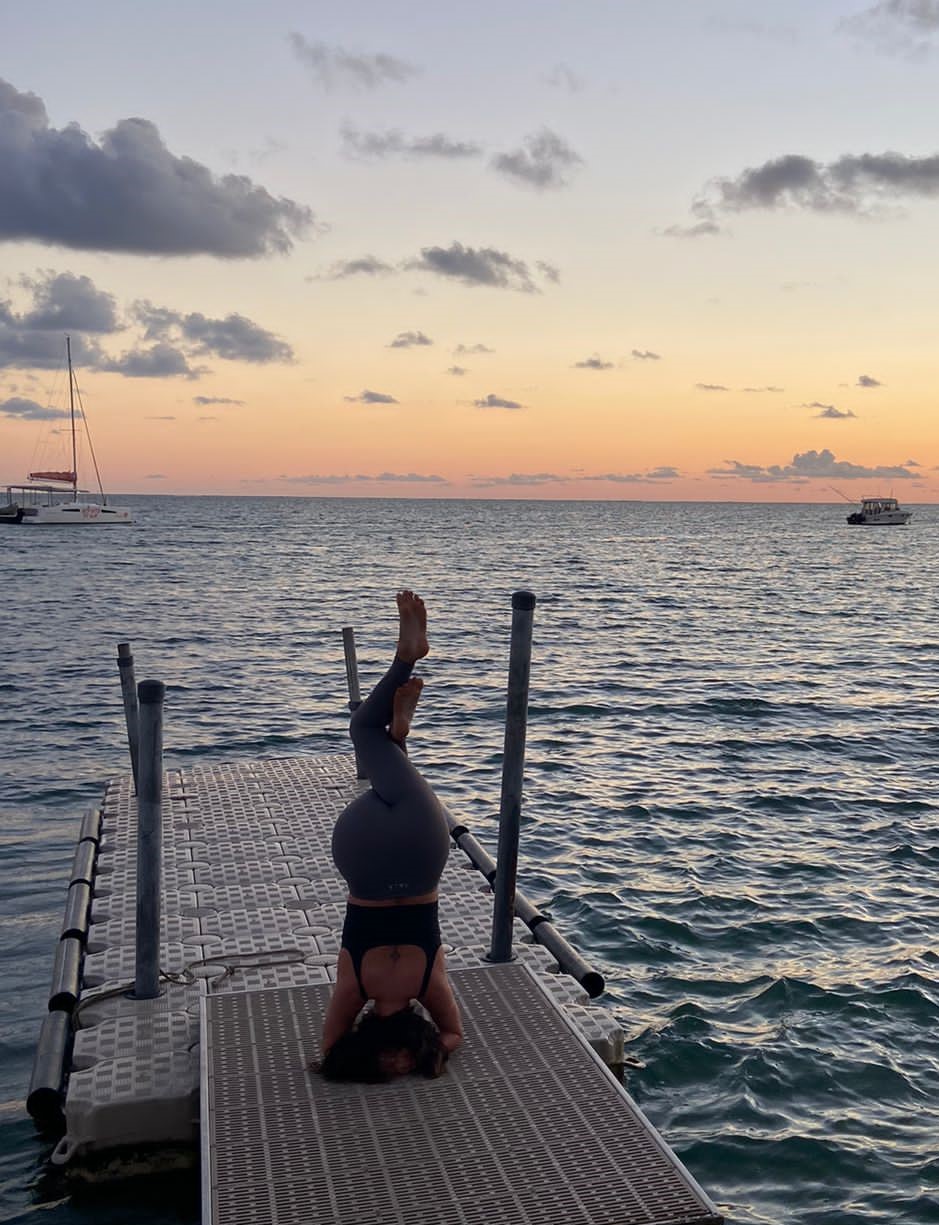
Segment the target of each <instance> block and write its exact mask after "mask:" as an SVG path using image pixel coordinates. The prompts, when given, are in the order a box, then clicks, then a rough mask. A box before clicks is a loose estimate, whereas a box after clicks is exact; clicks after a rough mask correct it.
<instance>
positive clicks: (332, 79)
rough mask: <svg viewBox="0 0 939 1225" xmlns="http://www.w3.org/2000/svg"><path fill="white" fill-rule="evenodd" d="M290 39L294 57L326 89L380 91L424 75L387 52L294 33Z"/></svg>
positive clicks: (413, 65) (415, 66)
mask: <svg viewBox="0 0 939 1225" xmlns="http://www.w3.org/2000/svg"><path fill="white" fill-rule="evenodd" d="M287 37H288V40H289V42H290V45H291V47H292V48H293V51H294V54H295V55H296V57H297V59H299V60H300V62H301V63H303V64H305V65H306V66H307V68H309V69H310V72H311V74H312V76H313V79H314V80H316V81H318V82H319V84H320V85H322V86H324V87H325V88H326V89H333V88H334V87H336V86H341V85H351V86H353V87H354V88H355V89H377V88H378V87H379V86H381V85H400V84H403V83H404V82H405V81H409V80H411V79H412V77H416V76H418V75H420V71H421V70H420V68H418V67H417V65H416V64H411V63H409V62H408V61H407V60H402V59H398V57H397V56H395V55H388V54H387V53H385V52H381V51H379V52H371V53H362V52H354V51H346V50H345V48H343V47H330V46H329V45H328V44H327V43H322V42H311V41H310V40H309V39H306V38H304V37H303V35H302V34H298V33H297V32H296V31H292V32H291V33H290V34H288V36H287Z"/></svg>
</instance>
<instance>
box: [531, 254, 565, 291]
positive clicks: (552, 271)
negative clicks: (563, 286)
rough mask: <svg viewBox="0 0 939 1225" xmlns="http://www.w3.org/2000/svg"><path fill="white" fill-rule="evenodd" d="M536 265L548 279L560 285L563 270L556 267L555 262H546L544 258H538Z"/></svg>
mask: <svg viewBox="0 0 939 1225" xmlns="http://www.w3.org/2000/svg"><path fill="white" fill-rule="evenodd" d="M535 267H536V268H537V269H538V271H539V272H540V273H541V275H542V276H543V277H544V279H545V280H546V281H550V282H551V283H552V284H553V285H559V284H560V281H561V270H560V268H556V267H555V265H554V264H546V263H545V261H544V260H543V259H540V260H538V262H537V263H536V264H535Z"/></svg>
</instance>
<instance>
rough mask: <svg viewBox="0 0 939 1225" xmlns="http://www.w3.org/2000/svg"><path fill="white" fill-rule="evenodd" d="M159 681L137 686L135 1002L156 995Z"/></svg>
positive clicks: (160, 857)
mask: <svg viewBox="0 0 939 1225" xmlns="http://www.w3.org/2000/svg"><path fill="white" fill-rule="evenodd" d="M165 691H166V690H165V686H164V684H163V682H162V681H141V682H140V684H139V685H138V686H137V700H138V702H139V732H140V745H139V748H140V757H139V772H140V776H139V780H138V786H137V940H136V963H135V976H134V999H138V1000H152V999H156V997H157V996H158V995H159V994H160V893H161V886H162V876H163V697H164V694H165Z"/></svg>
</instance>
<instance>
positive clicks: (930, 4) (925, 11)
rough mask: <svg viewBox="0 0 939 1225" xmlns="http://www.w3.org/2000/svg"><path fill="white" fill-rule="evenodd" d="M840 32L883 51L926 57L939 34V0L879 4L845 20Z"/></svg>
mask: <svg viewBox="0 0 939 1225" xmlns="http://www.w3.org/2000/svg"><path fill="white" fill-rule="evenodd" d="M838 28H839V30H841V32H842V33H845V34H849V35H852V36H853V37H855V38H859V39H863V40H865V41H867V42H871V43H873V44H874V45H875V46H876V47H877V48H878V49H879V50H882V51H887V52H891V53H896V54H909V55H923V54H925V53H926V52H928V51H929V50H930V49H931V48H932V47H934V46H935V39H936V35H937V34H939V0H879V2H878V3H876V4H871V5H869V6H868V7H867V8H865V9H862V10H861V11H860V12H859V13H854V14H852V16H850V17H845V18H843V19H842V20H841V21H840V22H839V24H838Z"/></svg>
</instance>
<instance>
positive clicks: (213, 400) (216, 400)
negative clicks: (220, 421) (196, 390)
mask: <svg viewBox="0 0 939 1225" xmlns="http://www.w3.org/2000/svg"><path fill="white" fill-rule="evenodd" d="M192 402H193V403H194V404H201V405H202V406H203V407H207V406H208V405H209V404H232V405H235V406H236V407H241V405H243V404H244V400H230V399H229V398H228V396H193V397H192ZM199 420H200V421H205V420H208V418H206V417H200V418H199ZM212 420H213V421H214V420H215V418H214V417H213V418H212Z"/></svg>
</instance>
